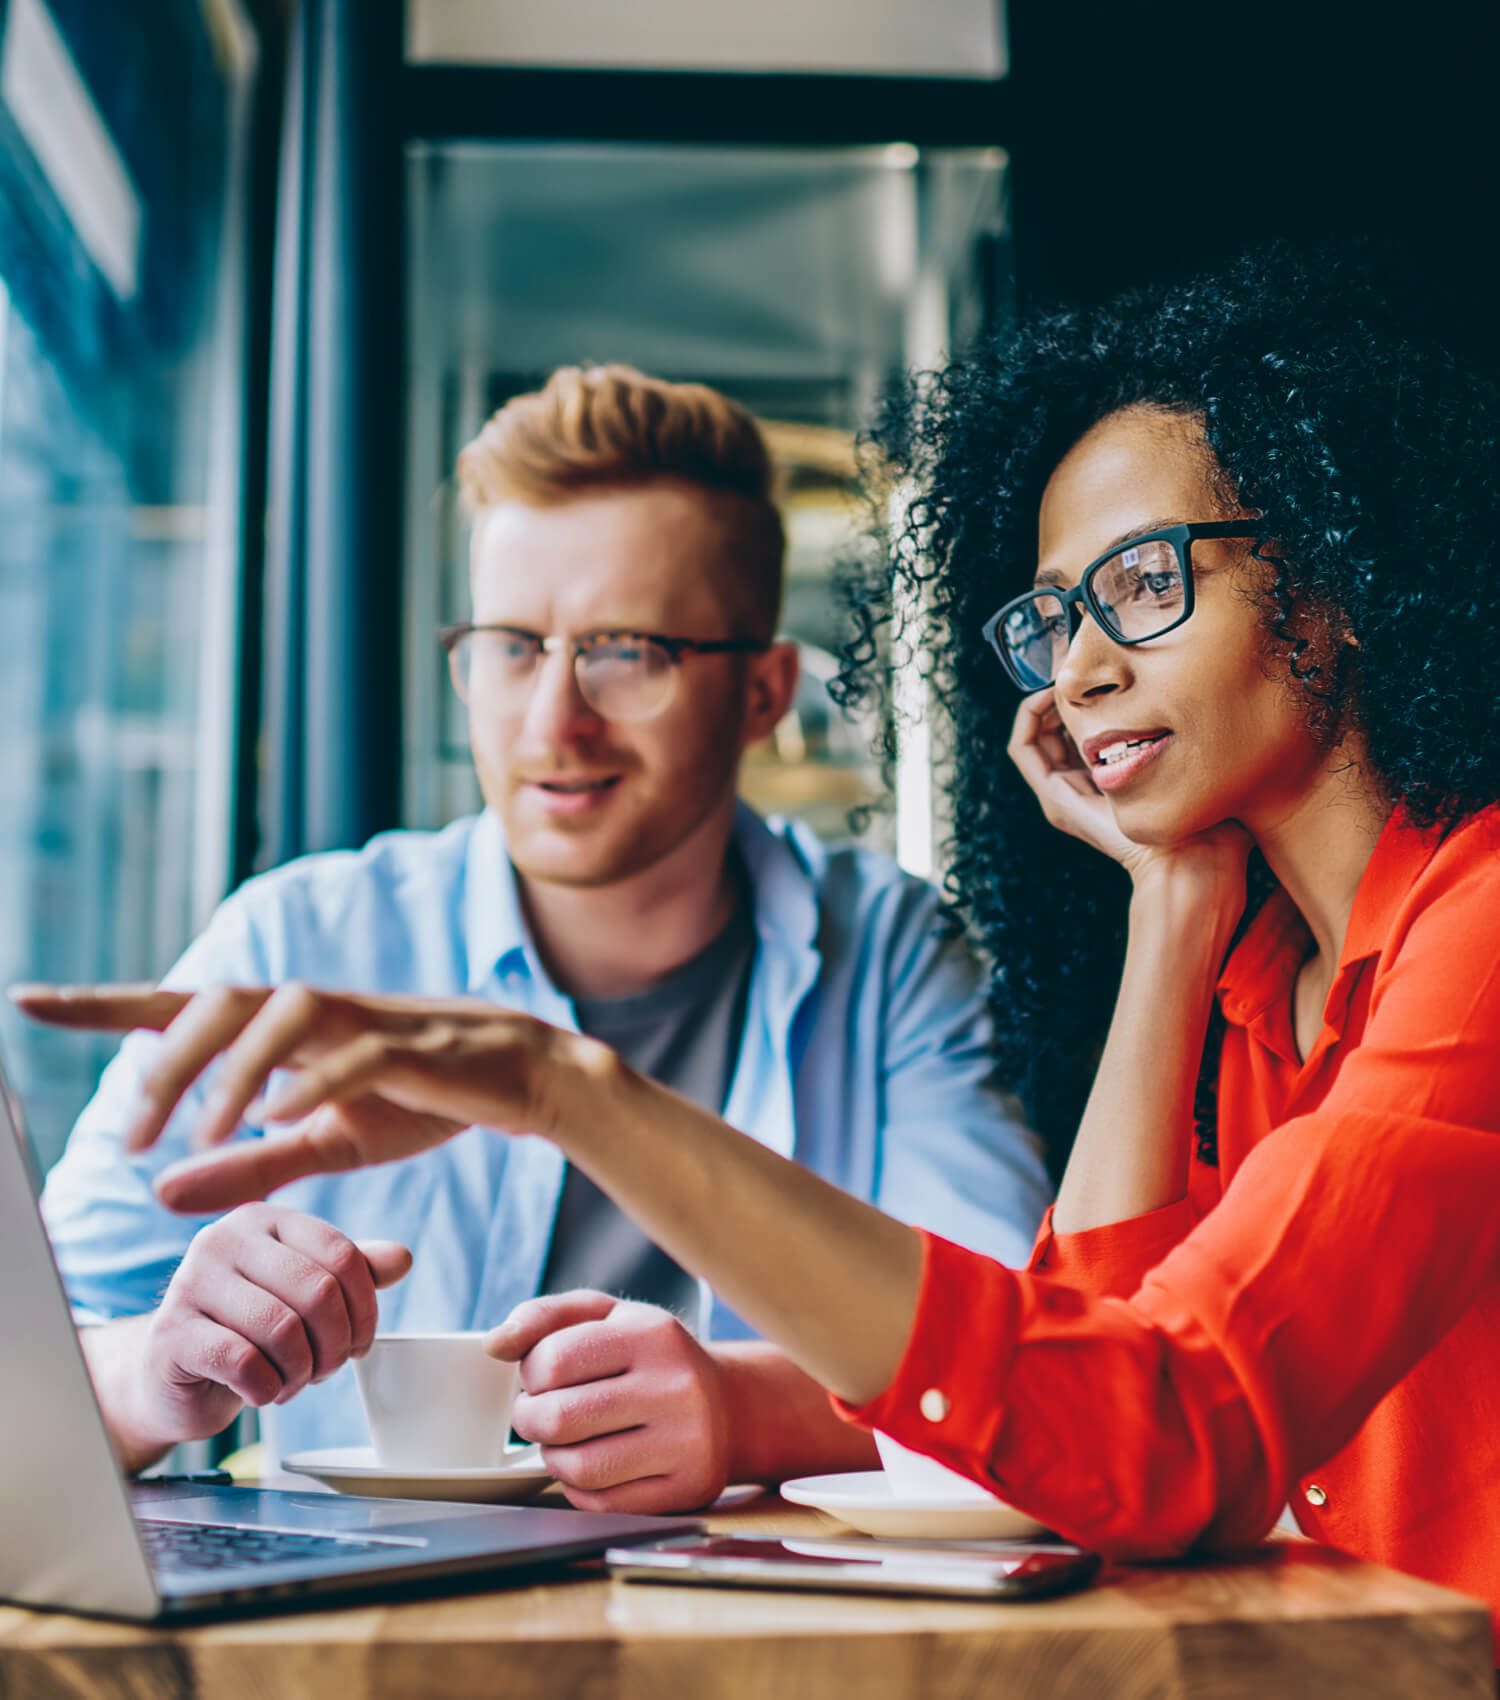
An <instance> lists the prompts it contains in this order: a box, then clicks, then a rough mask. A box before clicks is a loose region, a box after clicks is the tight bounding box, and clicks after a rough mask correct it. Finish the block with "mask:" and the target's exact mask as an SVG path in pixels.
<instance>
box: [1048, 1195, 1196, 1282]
mask: <svg viewBox="0 0 1500 1700" xmlns="http://www.w3.org/2000/svg"><path fill="white" fill-rule="evenodd" d="M1197 1222H1198V1211H1197V1210H1196V1209H1195V1208H1194V1206H1193V1204H1192V1203H1191V1202H1190V1201H1189V1200H1188V1199H1187V1198H1180V1199H1178V1200H1176V1202H1174V1203H1172V1204H1164V1205H1162V1207H1161V1208H1160V1209H1159V1210H1149V1211H1147V1212H1146V1214H1145V1215H1144V1216H1133V1217H1131V1218H1130V1219H1129V1220H1128V1221H1125V1222H1110V1223H1107V1224H1106V1225H1105V1226H1103V1227H1099V1228H1088V1229H1085V1230H1084V1231H1083V1232H1082V1233H1077V1234H1059V1233H1057V1232H1056V1231H1055V1230H1054V1229H1053V1226H1052V1206H1051V1205H1049V1206H1048V1207H1047V1214H1046V1215H1045V1216H1043V1218H1042V1226H1041V1230H1040V1232H1039V1233H1038V1234H1037V1237H1036V1244H1035V1245H1034V1246H1033V1247H1032V1248H1031V1261H1030V1262H1029V1263H1028V1264H1027V1266H1026V1267H1027V1268H1028V1269H1029V1270H1030V1271H1031V1272H1032V1273H1033V1274H1035V1275H1048V1276H1051V1278H1052V1279H1053V1280H1055V1281H1061V1282H1062V1283H1063V1284H1064V1285H1065V1286H1069V1287H1076V1288H1077V1289H1078V1290H1079V1291H1080V1292H1085V1293H1113V1294H1115V1295H1116V1296H1117V1297H1119V1298H1125V1297H1128V1296H1129V1295H1130V1294H1131V1293H1133V1292H1134V1291H1135V1290H1136V1288H1137V1287H1138V1286H1140V1284H1141V1282H1142V1281H1143V1280H1144V1279H1145V1278H1146V1275H1147V1273H1148V1272H1149V1271H1150V1270H1152V1269H1154V1268H1155V1267H1156V1265H1157V1264H1158V1263H1160V1262H1161V1260H1162V1259H1163V1258H1164V1257H1165V1256H1166V1255H1167V1253H1168V1252H1169V1251H1171V1250H1172V1249H1173V1247H1174V1246H1176V1245H1177V1244H1178V1243H1179V1241H1181V1240H1182V1239H1183V1238H1185V1237H1186V1235H1187V1234H1188V1233H1190V1232H1191V1231H1192V1229H1193V1228H1194V1227H1195V1226H1196V1225H1197Z"/></svg>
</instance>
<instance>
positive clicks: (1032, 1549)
mask: <svg viewBox="0 0 1500 1700" xmlns="http://www.w3.org/2000/svg"><path fill="white" fill-rule="evenodd" d="M604 1561H605V1563H606V1564H607V1565H608V1566H609V1568H610V1571H611V1572H612V1573H613V1574H615V1575H617V1576H620V1577H622V1578H623V1579H624V1580H626V1581H628V1582H709V1583H718V1584H720V1585H722V1586H725V1587H733V1586H739V1587H763V1588H814V1589H834V1590H847V1591H853V1592H859V1593H866V1592H868V1593H892V1594H946V1595H957V1596H961V1597H964V1598H969V1599H972V1598H975V1597H979V1598H988V1599H1040V1598H1042V1597H1043V1596H1045V1595H1049V1594H1061V1593H1065V1592H1067V1591H1068V1590H1069V1589H1072V1588H1079V1587H1082V1586H1083V1585H1084V1584H1085V1583H1086V1582H1088V1581H1089V1580H1090V1579H1091V1578H1092V1577H1093V1576H1094V1575H1095V1574H1096V1573H1097V1571H1098V1569H1099V1564H1100V1560H1099V1555H1098V1554H1097V1553H1092V1552H1085V1551H1084V1550H1083V1549H1082V1548H1080V1547H1074V1546H1068V1545H1065V1544H1064V1543H1062V1542H1054V1543H1042V1542H1024V1543H1022V1542H1016V1543H1013V1544H1002V1543H998V1542H989V1543H987V1544H986V1545H984V1546H982V1547H981V1546H977V1545H975V1546H967V1547H960V1546H956V1545H944V1546H918V1545H908V1546H894V1545H891V1544H889V1543H882V1544H879V1545H877V1544H875V1543H873V1542H868V1541H866V1542H860V1541H839V1540H832V1539H830V1540H818V1539H817V1538H816V1537H813V1538H804V1537H798V1538H791V1539H776V1538H774V1537H771V1536H765V1535H740V1536H730V1535H708V1536H704V1535H684V1536H676V1537H674V1538H673V1539H671V1540H667V1541H662V1542H659V1543H656V1544H654V1545H651V1546H645V1547H617V1548H613V1549H611V1550H610V1551H609V1552H607V1553H605V1555H604Z"/></svg>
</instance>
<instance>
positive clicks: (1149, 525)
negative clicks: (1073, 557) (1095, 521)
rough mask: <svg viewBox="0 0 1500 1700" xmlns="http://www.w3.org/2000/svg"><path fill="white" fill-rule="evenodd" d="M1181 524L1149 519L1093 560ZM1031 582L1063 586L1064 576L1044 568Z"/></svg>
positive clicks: (1118, 538) (1167, 520) (1123, 532)
mask: <svg viewBox="0 0 1500 1700" xmlns="http://www.w3.org/2000/svg"><path fill="white" fill-rule="evenodd" d="M1181 524H1182V521H1181V520H1178V519H1148V520H1146V521H1145V522H1144V523H1143V524H1141V525H1133V526H1131V528H1130V529H1129V531H1122V532H1121V533H1120V535H1119V536H1118V537H1116V538H1114V539H1113V540H1112V541H1111V542H1109V543H1106V544H1105V545H1104V547H1103V548H1102V549H1101V550H1100V551H1099V553H1098V554H1097V555H1095V556H1093V559H1094V560H1096V561H1097V560H1099V559H1100V558H1101V557H1102V556H1105V555H1107V554H1109V552H1110V551H1111V550H1112V549H1120V548H1123V547H1124V546H1125V544H1127V543H1134V542H1135V540H1136V539H1137V538H1138V537H1149V536H1150V535H1151V533H1152V532H1153V531H1166V530H1167V529H1168V527H1169V526H1174V525H1181ZM1085 565H1087V562H1085ZM1031 582H1032V583H1033V584H1034V585H1044V584H1061V583H1062V582H1063V575H1062V573H1061V572H1059V571H1058V569H1057V568H1056V567H1042V568H1040V569H1038V571H1037V575H1036V577H1035V578H1034V579H1033V580H1032V581H1031Z"/></svg>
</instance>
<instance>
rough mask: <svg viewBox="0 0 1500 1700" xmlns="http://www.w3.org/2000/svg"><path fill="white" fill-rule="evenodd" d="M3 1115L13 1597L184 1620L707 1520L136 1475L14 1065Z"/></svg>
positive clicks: (2, 1497) (435, 1575) (3, 1343)
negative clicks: (115, 1422) (74, 1309)
mask: <svg viewBox="0 0 1500 1700" xmlns="http://www.w3.org/2000/svg"><path fill="white" fill-rule="evenodd" d="M0 1123H3V1124H4V1125H3V1126H0V1362H3V1363H4V1366H5V1367H4V1373H3V1375H0V1599H6V1600H10V1601H13V1602H15V1603H16V1604H18V1605H27V1606H44V1607H52V1608H59V1609H63V1610H67V1611H74V1612H87V1613H93V1614H97V1615H100V1616H106V1617H120V1618H130V1619H135V1620H138V1621H162V1620H172V1621H176V1620H179V1619H184V1618H196V1617H205V1616H221V1615H230V1614H234V1613H238V1612H243V1611H257V1610H265V1609H274V1608H276V1607H278V1606H281V1605H285V1604H287V1603H289V1602H292V1601H296V1600H300V1599H301V1598H303V1597H305V1596H311V1595H340V1594H359V1593H368V1592H372V1591H377V1592H378V1591H385V1590H387V1589H390V1588H393V1587H395V1586H397V1585H400V1584H409V1583H417V1582H421V1583H426V1582H428V1581H429V1580H440V1579H446V1578H450V1577H463V1578H469V1577H474V1576H479V1575H483V1574H485V1573H488V1572H503V1571H505V1570H508V1569H513V1568H521V1567H535V1566H539V1565H549V1564H556V1563H560V1562H563V1561H566V1560H569V1559H575V1558H585V1557H592V1556H594V1555H596V1554H599V1553H602V1552H603V1551H604V1549H605V1548H606V1547H612V1546H623V1545H631V1544H634V1543H637V1542H642V1541H652V1540H657V1539H660V1538H661V1537H663V1536H666V1535H672V1534H686V1533H689V1532H692V1531H694V1530H698V1529H701V1528H702V1524H701V1523H700V1522H699V1521H698V1520H697V1519H695V1518H664V1517H627V1516H617V1515H614V1514H605V1513H595V1512H584V1511H570V1510H562V1509H558V1510H553V1509H550V1508H546V1509H544V1508H540V1507H536V1506H509V1505H508V1506H476V1505H456V1504H439V1503H435V1502H432V1501H418V1500H400V1499H345V1498H343V1497H342V1496H340V1495H338V1494H332V1493H322V1492H315V1491H311V1490H309V1491H308V1492H306V1493H297V1492H281V1491H273V1490H268V1489H258V1488H242V1487H202V1486H193V1485H190V1484H184V1483H167V1482H163V1483H157V1484H154V1485H153V1484H152V1483H151V1482H150V1481H149V1480H147V1481H139V1482H127V1481H125V1480H124V1479H123V1478H122V1476H121V1472H120V1468H119V1465H118V1463H117V1462H116V1459H115V1456H114V1452H113V1449H112V1447H111V1445H110V1441H109V1436H108V1433H107V1431H106V1429H105V1426H104V1419H103V1417H102V1415H101V1414H100V1410H99V1406H98V1402H97V1401H96V1399H95V1397H94V1390H93V1385H92V1383H91V1382H90V1380H89V1374H88V1370H87V1368H86V1366H85V1363H84V1357H83V1352H82V1350H81V1348H80V1346H79V1343H78V1335H77V1332H76V1330H75V1328H74V1325H73V1319H72V1314H71V1312H70V1311H69V1308H68V1303H67V1299H66V1297H65V1295H64V1292H63V1286H62V1282H61V1280H60V1278H59V1276H58V1272H57V1265H56V1263H55V1262H54V1260H53V1257H52V1247H51V1245H50V1243H49V1241H48V1239H47V1231H46V1228H45V1227H44V1225H43V1222H42V1217H41V1213H40V1211H39V1210H38V1209H37V1205H36V1193H35V1190H34V1187H33V1183H32V1176H31V1169H30V1161H29V1149H28V1147H27V1144H26V1140H25V1135H24V1130H23V1127H22V1124H21V1119H20V1114H19V1108H18V1105H17V1102H16V1099H15V1097H14V1095H13V1094H12V1093H11V1091H10V1088H9V1086H8V1084H7V1083H6V1080H5V1076H4V1071H3V1068H0ZM423 1591H424V1592H425V1591H427V1590H426V1589H425V1588H424V1590H423Z"/></svg>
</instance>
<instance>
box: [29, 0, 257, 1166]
mask: <svg viewBox="0 0 1500 1700" xmlns="http://www.w3.org/2000/svg"><path fill="white" fill-rule="evenodd" d="M210 11H212V12H213V14H214V16H215V17H216V19H217V20H218V23H219V26H220V29H219V30H218V31H216V32H215V33H213V34H212V35H211V33H210V29H209V25H208V23H207V22H206V19H207V18H208V14H209V12H210ZM54 13H55V16H54ZM236 18H237V12H236V8H234V7H233V6H232V5H230V6H218V7H214V8H205V9H204V10H203V11H201V12H200V11H199V9H198V8H194V7H183V8H174V9H173V10H172V12H171V19H172V20H173V22H172V23H170V24H169V23H168V21H167V18H166V15H163V18H162V19H161V20H159V21H158V23H159V27H158V24H153V27H152V29H151V31H149V32H144V31H141V30H139V29H137V28H136V27H135V26H134V25H133V24H132V22H131V20H130V19H129V17H128V16H127V15H126V14H125V13H123V12H117V11H116V9H114V8H100V7H92V8H91V7H84V6H77V5H62V4H59V5H57V6H56V7H55V8H53V9H50V10H49V8H48V7H47V6H45V5H43V3H42V0H13V3H12V4H11V5H10V7H9V8H8V12H7V14H6V17H5V28H4V35H3V38H0V207H3V210H4V214H5V218H4V230H3V233H0V714H3V723H4V726H5V740H4V755H3V758H0V797H3V800H4V808H3V810H0V889H3V890H4V892H5V902H4V903H3V904H0V979H3V980H4V981H5V982H6V983H10V982H13V981H16V980H21V979H43V978H45V979H62V980H92V979H154V978H156V977H157V976H158V975H160V974H161V973H162V972H163V971H164V970H165V969H166V968H167V966H168V965H169V964H170V963H171V961H172V959H173V957H174V956H175V955H176V954H177V953H178V952H179V951H180V950H181V948H182V946H183V944H184V943H185V942H186V940H187V938H188V936H189V935H190V933H191V932H192V931H193V929H194V927H195V925H196V924H197V923H199V922H201V920H202V919H203V913H202V912H203V910H204V909H205V908H207V907H208V906H209V905H210V904H211V903H212V901H213V900H214V899H215V898H217V897H218V896H219V895H220V894H221V893H222V890H223V884H224V881H225V878H226V876H227V873H228V868H227V863H226V860H225V846H226V845H227V836H226V834H227V819H226V818H225V810H224V807H223V806H221V805H220V803H219V801H218V800H219V799H221V798H227V796H228V792H229V786H228V763H229V756H230V726H231V704H232V700H233V699H232V693H233V690H234V678H233V668H232V666H231V665H228V664H227V663H228V662H229V661H230V660H232V648H227V647H226V646H229V645H232V636H233V634H232V629H227V628H226V625H225V622H226V620H228V619H229V618H230V613H229V611H230V610H231V609H232V606H233V601H234V598H233V593H232V584H231V583H230V582H229V581H230V580H232V577H233V575H234V573H235V571H236V552H235V547H234V536H235V531H236V527H237V513H236V511H235V510H236V500H237V497H236V489H235V478H234V472H233V469H234V467H235V466H236V465H237V452H238V451H237V444H238V413H239V407H238V403H239V371H238V365H237V360H236V359H235V358H234V356H235V355H236V353H237V350H238V347H239V342H238V337H237V323H238V306H237V298H236V291H235V289H233V288H232V287H230V285H231V284H232V282H233V281H234V280H233V279H232V278H231V276H230V275H229V272H228V269H227V268H228V266H229V264H230V258H229V257H228V250H227V249H226V232H227V229H228V222H229V220H228V212H229V205H230V202H229V196H228V191H229V186H230V184H231V182H232V180H233V173H234V171H235V156H236V150H237V138H238V134H239V118H240V114H241V112H242V110H243V108H242V96H243V92H244V88H245V84H246V80H247V78H248V76H249V73H250V67H251V59H252V56H253V37H250V36H249V34H248V32H243V33H239V34H236V33H235V30H234V27H233V26H234V23H235V21H236ZM224 30H228V34H227V35H226V34H224V33H222V31H224ZM163 89H170V90H172V91H174V92H173V98H172V99H171V100H170V101H167V100H163V99H162V98H161V92H162V90H163ZM58 114H62V115H64V117H65V118H66V121H67V130H66V136H67V138H68V139H69V141H70V142H71V144H72V145H71V146H70V147H62V146H61V145H60V140H61V138H60V137H59V136H58V135H57V134H56V133H54V132H53V131H52V130H51V128H50V127H49V126H50V125H51V124H52V123H53V122H54V120H55V119H56V116H57V115H58ZM80 136H83V137H86V138H87V144H88V145H87V146H84V145H82V144H81V143H80V142H79V140H78V138H79V137H80ZM206 769H208V770H209V771H206ZM4 1021H5V1031H4V1040H5V1054H6V1060H7V1064H8V1066H9V1068H10V1070H11V1072H12V1073H13V1075H14V1076H15V1079H16V1084H17V1087H18V1089H19V1091H20V1094H21V1096H22V1098H23V1099H24V1101H25V1103H26V1106H27V1111H28V1116H29V1120H30V1124H31V1131H32V1135H33V1138H34V1141H35V1143H36V1145H37V1147H38V1153H39V1156H40V1157H41V1159H42V1162H43V1164H44V1165H45V1164H46V1163H49V1162H50V1161H51V1160H52V1159H53V1158H55V1157H56V1155H57V1153H58V1151H59V1150H60V1148H61V1144H62V1141H63V1138H64V1137H65V1135H66V1133H67V1130H68V1128H69V1127H70V1126H71V1124H72V1122H73V1120H74V1118H75V1117H76V1115H77V1113H78V1111H79V1109H80V1108H81V1107H82V1105H83V1103H84V1101H85V1100H86V1099H87V1097H88V1095H89V1093H90V1092H91V1090H92V1088H93V1085H94V1082H95V1080H96V1078H97V1075H98V1072H99V1069H100V1067H101V1066H102V1063H103V1061H104V1060H105V1058H106V1056H107V1055H108V1053H109V1052H110V1050H111V1049H112V1048H113V1043H112V1041H109V1040H107V1039H96V1038H93V1037H90V1036H86V1035H72V1034H62V1033H54V1032H49V1031H47V1030H44V1029H41V1028H36V1027H33V1026H31V1025H29V1024H27V1023H24V1022H21V1021H19V1020H18V1019H16V1018H15V1017H14V1016H12V1015H11V1014H10V1012H9V1011H8V1010H7V1011H6V1014H5V1017H4Z"/></svg>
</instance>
